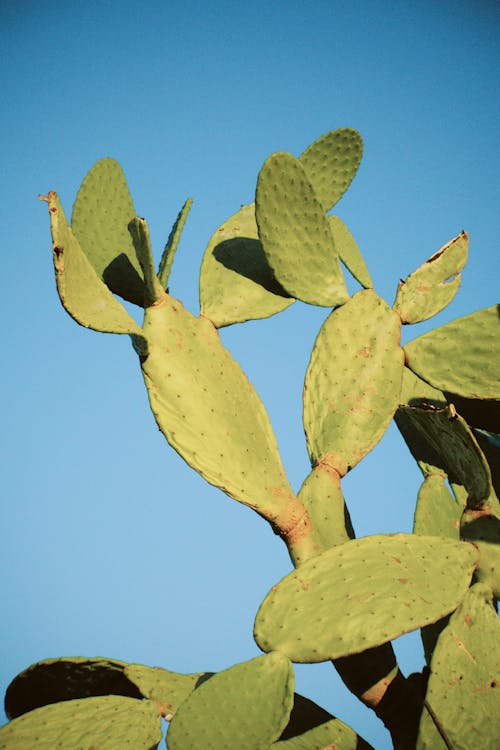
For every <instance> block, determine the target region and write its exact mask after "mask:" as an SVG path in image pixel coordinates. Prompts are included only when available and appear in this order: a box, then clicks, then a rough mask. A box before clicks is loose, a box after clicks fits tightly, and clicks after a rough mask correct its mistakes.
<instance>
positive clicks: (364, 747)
mask: <svg viewBox="0 0 500 750" xmlns="http://www.w3.org/2000/svg"><path fill="white" fill-rule="evenodd" d="M274 748H276V750H373V748H372V746H371V745H369V744H368V742H366V741H365V740H364V739H363V738H362V737H360V736H359V735H358V734H356V732H355V731H354V730H353V729H351V727H349V726H347V724H344V723H343V722H342V721H340V719H331V720H330V721H327V722H325V723H324V724H321V725H320V726H317V727H314V728H313V729H310V730H309V731H307V732H304V734H301V735H298V736H297V737H292V738H291V739H289V740H282V741H281V742H276V743H275V744H274V745H273V749H274Z"/></svg>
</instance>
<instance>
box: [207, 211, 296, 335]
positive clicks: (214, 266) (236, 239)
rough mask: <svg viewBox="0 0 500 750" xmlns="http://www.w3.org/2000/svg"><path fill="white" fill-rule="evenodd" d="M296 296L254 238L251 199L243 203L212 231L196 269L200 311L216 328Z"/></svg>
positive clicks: (277, 308)
mask: <svg viewBox="0 0 500 750" xmlns="http://www.w3.org/2000/svg"><path fill="white" fill-rule="evenodd" d="M294 301H295V300H294V299H292V298H291V297H289V296H288V295H287V293H286V292H285V290H284V289H283V287H282V286H281V285H280V284H279V283H278V282H277V281H276V279H275V277H274V274H273V272H272V271H271V268H270V266H269V263H268V262H267V259H266V256H265V255H264V250H263V249H262V245H261V243H260V241H259V235H258V232H257V224H256V222H255V204H254V203H252V204H250V205H249V206H242V207H241V208H240V210H239V211H237V212H236V213H235V214H233V216H231V217H230V218H229V219H228V220H227V221H225V222H224V224H222V225H221V226H220V227H219V228H218V229H217V230H216V232H215V233H214V235H213V236H212V238H211V239H210V242H209V243H208V246H207V249H206V250H205V254H204V256H203V263H202V266H201V271H200V307H201V314H202V315H204V316H205V317H207V318H209V320H211V321H212V323H213V324H214V325H215V326H216V328H221V327H222V326H227V325H231V324H232V323H243V322H244V321H246V320H254V319H258V318H267V317H269V316H270V315H275V314H276V313H278V312H281V311H282V310H285V309H286V308H287V307H289V306H290V305H291V304H292V303H293V302H294Z"/></svg>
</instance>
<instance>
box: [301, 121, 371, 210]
mask: <svg viewBox="0 0 500 750" xmlns="http://www.w3.org/2000/svg"><path fill="white" fill-rule="evenodd" d="M362 156H363V140H362V138H361V136H360V134H359V133H358V131H357V130H353V128H339V129H338V130H331V131H330V132H329V133H326V134H325V135H323V136H321V138H318V140H317V141H314V143H312V144H311V145H310V146H309V147H308V148H307V149H306V150H305V151H304V153H303V154H301V156H300V157H299V159H300V163H301V164H302V166H303V167H304V169H305V171H306V174H307V176H308V177H309V179H310V181H311V182H312V184H313V186H314V190H315V192H316V195H317V196H318V198H319V201H320V203H321V205H322V206H323V210H324V211H329V210H330V209H331V208H332V207H333V206H334V205H335V204H336V203H338V201H339V200H340V199H341V198H342V196H343V195H344V193H345V191H346V190H347V188H348V187H349V185H350V184H351V182H352V181H353V179H354V177H355V175H356V172H357V171H358V167H359V164H360V162H361V157H362Z"/></svg>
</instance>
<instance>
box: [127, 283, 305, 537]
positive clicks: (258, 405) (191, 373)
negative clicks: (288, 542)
mask: <svg viewBox="0 0 500 750" xmlns="http://www.w3.org/2000/svg"><path fill="white" fill-rule="evenodd" d="M143 330H144V336H145V337H146V339H147V341H148V347H149V349H148V350H149V354H148V355H147V356H146V357H145V358H143V359H142V361H141V366H142V372H143V375H144V380H145V383H146V386H147V389H148V395H149V400H150V404H151V408H152V410H153V413H154V415H155V418H156V421H157V422H158V426H159V427H160V429H161V431H162V432H163V434H164V435H165V437H166V438H167V440H168V442H169V443H170V445H171V446H172V447H173V448H175V450H176V451H178V453H180V455H181V456H182V457H183V458H184V459H185V461H187V463H188V464H189V465H190V466H192V467H193V468H194V469H196V471H198V472H199V473H200V474H201V475H202V476H203V477H204V478H205V479H206V480H207V481H208V482H210V483H211V484H214V485H216V486H217V487H220V489H222V490H223V491H224V492H226V493H227V494H228V495H230V496H231V497H233V498H235V499H236V500H239V501H240V502H242V503H245V504H246V505H249V506H250V507H252V508H254V509H255V510H256V511H257V512H258V513H260V514H261V515H263V516H264V517H265V518H267V519H268V520H270V521H271V522H277V523H283V525H284V526H286V525H287V524H288V523H289V524H291V525H292V526H293V525H294V524H295V522H296V521H298V520H299V517H300V516H301V515H302V513H303V512H304V509H303V507H302V505H301V504H300V503H299V502H298V501H297V499H296V498H295V495H294V494H293V492H292V490H291V488H290V485H289V483H288V479H287V477H286V475H285V471H284V469H283V466H282V463H281V459H280V456H279V452H278V447H277V445H276V439H275V437H274V433H273V431H272V428H271V425H270V423H269V419H268V416H267V413H266V411H265V409H264V407H263V405H262V402H261V401H260V399H259V397H258V395H257V393H256V392H255V390H254V388H253V387H252V386H251V384H250V383H249V381H248V379H247V378H246V376H245V374H244V373H243V371H242V370H241V368H240V367H239V365H238V364H237V363H236V362H235V360H234V359H233V358H232V357H231V355H230V354H229V352H228V351H227V349H225V348H224V346H223V345H222V344H221V342H220V338H219V336H218V333H217V331H216V329H215V328H214V326H213V325H212V323H210V321H208V320H206V319H205V318H195V317H194V316H193V315H191V313H189V312H188V311H187V310H186V309H185V308H184V307H183V306H182V304H181V303H180V302H178V301H177V300H175V299H174V298H173V297H170V296H169V295H165V296H164V300H163V301H162V302H161V303H160V304H156V305H154V306H152V307H149V308H147V309H146V312H145V317H144V329H143Z"/></svg>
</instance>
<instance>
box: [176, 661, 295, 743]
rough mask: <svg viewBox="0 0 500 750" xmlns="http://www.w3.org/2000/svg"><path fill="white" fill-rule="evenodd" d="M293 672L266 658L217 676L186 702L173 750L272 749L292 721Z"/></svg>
mask: <svg viewBox="0 0 500 750" xmlns="http://www.w3.org/2000/svg"><path fill="white" fill-rule="evenodd" d="M292 704H293V669H292V665H291V664H290V662H289V660H288V659H287V658H286V656H284V655H283V654H279V653H275V654H266V655H264V656H259V657H257V658H255V659H252V660H251V661H248V662H244V663H242V664H237V665H236V666H234V667H230V668H229V669H226V670H225V671H223V672H219V673H218V674H215V675H214V676H213V677H211V678H210V680H208V681H207V682H205V683H204V684H203V685H201V686H200V687H199V688H198V689H197V690H195V691H194V693H192V694H191V695H190V696H189V698H188V699H187V700H186V701H185V702H184V703H183V704H182V706H181V707H180V709H179V711H178V713H177V714H176V715H175V717H174V719H173V721H172V724H171V725H170V729H169V732H168V736H167V741H168V747H169V750H193V748H204V750H234V748H238V750H268V749H269V747H270V745H271V744H272V743H273V742H274V741H275V740H277V739H278V737H279V736H280V734H281V732H282V731H283V729H284V727H285V726H286V724H287V722H288V717H289V716H290V711H291V709H292Z"/></svg>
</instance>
